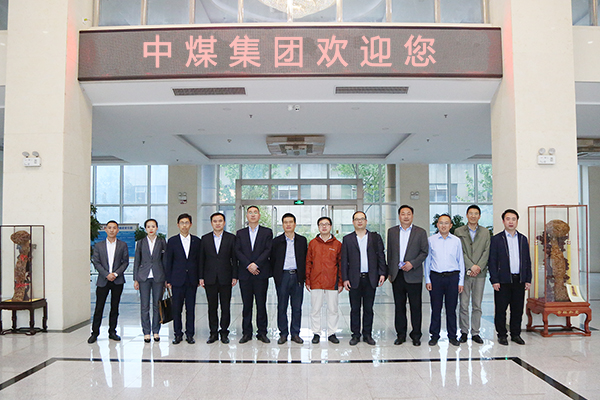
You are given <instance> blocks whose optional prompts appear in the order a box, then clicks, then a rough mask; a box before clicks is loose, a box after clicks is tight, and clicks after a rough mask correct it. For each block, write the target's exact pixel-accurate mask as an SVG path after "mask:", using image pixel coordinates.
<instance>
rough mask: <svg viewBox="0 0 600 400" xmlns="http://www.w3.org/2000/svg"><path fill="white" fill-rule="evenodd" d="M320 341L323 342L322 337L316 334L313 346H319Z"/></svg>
mask: <svg viewBox="0 0 600 400" xmlns="http://www.w3.org/2000/svg"><path fill="white" fill-rule="evenodd" d="M320 341H321V336H319V335H317V334H316V333H315V335H314V336H313V338H312V340H311V343H312V344H319V342H320Z"/></svg>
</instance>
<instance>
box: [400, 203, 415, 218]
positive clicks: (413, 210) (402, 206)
mask: <svg viewBox="0 0 600 400" xmlns="http://www.w3.org/2000/svg"><path fill="white" fill-rule="evenodd" d="M403 208H408V209H409V210H410V212H411V213H413V214H414V213H415V209H414V208H412V207H411V206H409V205H408V204H402V205H401V206H400V208H399V209H398V215H400V211H402V209H403Z"/></svg>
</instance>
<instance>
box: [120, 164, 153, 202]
mask: <svg viewBox="0 0 600 400" xmlns="http://www.w3.org/2000/svg"><path fill="white" fill-rule="evenodd" d="M147 193H148V167H147V166H146V165H125V166H124V167H123V204H146V203H147V202H148V197H147Z"/></svg>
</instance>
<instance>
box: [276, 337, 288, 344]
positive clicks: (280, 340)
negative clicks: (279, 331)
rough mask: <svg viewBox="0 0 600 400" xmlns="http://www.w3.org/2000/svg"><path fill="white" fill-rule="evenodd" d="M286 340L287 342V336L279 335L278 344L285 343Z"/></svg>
mask: <svg viewBox="0 0 600 400" xmlns="http://www.w3.org/2000/svg"><path fill="white" fill-rule="evenodd" d="M285 342H287V337H285V336H279V339H278V340H277V344H284V343H285Z"/></svg>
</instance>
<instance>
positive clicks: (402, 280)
mask: <svg viewBox="0 0 600 400" xmlns="http://www.w3.org/2000/svg"><path fill="white" fill-rule="evenodd" d="M413 214H414V209H413V208H412V207H411V206H409V205H406V204H405V205H402V206H400V208H399V209H398V219H399V220H400V225H396V226H394V227H392V228H390V229H388V234H387V241H388V243H387V249H388V251H387V260H388V268H389V279H390V282H392V288H393V290H394V304H395V306H396V315H395V319H394V324H395V327H396V334H397V338H396V340H395V341H394V344H395V345H400V344H402V343H404V342H405V341H406V331H407V329H408V322H407V320H406V299H407V297H408V302H409V304H410V322H411V325H412V331H411V332H410V338H411V339H412V342H413V345H414V346H420V345H421V335H422V333H421V322H422V320H423V313H422V300H421V292H422V291H423V262H424V261H425V259H426V258H427V254H428V252H429V244H428V242H427V232H425V229H423V228H419V227H418V226H416V225H413Z"/></svg>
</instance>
